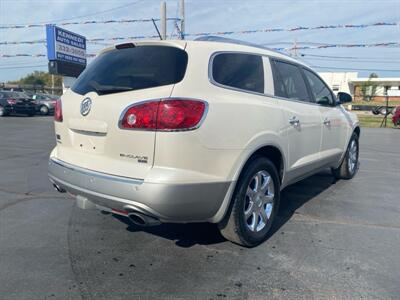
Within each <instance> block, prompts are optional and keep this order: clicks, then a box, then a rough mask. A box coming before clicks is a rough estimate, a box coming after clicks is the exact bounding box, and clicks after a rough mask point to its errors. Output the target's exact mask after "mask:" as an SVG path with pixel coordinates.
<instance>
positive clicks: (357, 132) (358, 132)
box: [354, 127, 361, 137]
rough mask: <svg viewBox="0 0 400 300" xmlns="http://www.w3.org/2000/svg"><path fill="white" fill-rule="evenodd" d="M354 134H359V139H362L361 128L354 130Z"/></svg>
mask: <svg viewBox="0 0 400 300" xmlns="http://www.w3.org/2000/svg"><path fill="white" fill-rule="evenodd" d="M354 132H355V134H357V136H358V137H360V133H361V130H360V127H356V128H354Z"/></svg>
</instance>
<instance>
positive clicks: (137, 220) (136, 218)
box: [128, 212, 161, 227]
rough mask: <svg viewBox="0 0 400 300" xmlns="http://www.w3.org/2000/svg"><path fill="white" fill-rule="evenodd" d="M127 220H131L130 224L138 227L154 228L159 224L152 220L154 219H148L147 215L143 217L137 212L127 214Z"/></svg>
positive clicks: (157, 221) (156, 220)
mask: <svg viewBox="0 0 400 300" xmlns="http://www.w3.org/2000/svg"><path fill="white" fill-rule="evenodd" d="M128 218H129V220H131V222H132V223H133V224H135V225H138V226H142V227H144V226H155V225H160V224H161V222H160V221H159V220H158V219H156V218H154V217H150V216H147V215H144V214H142V213H139V212H131V213H129V214H128Z"/></svg>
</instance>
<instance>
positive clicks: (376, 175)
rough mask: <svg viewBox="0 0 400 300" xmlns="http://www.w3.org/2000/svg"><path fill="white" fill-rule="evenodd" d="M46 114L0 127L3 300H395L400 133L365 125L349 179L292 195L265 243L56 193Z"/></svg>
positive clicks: (290, 191) (315, 182) (304, 187)
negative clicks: (237, 240)
mask: <svg viewBox="0 0 400 300" xmlns="http://www.w3.org/2000/svg"><path fill="white" fill-rule="evenodd" d="M54 144H55V141H54V134H53V123H52V118H51V117H34V118H27V117H5V118H1V119H0V298H1V299H150V298H152V299H154V298H156V299H361V298H363V299H399V298H400V281H399V278H400V217H399V215H400V197H399V194H400V130H396V129H386V130H385V129H363V130H362V136H361V153H360V161H361V167H360V171H359V173H358V175H357V176H356V177H355V178H354V179H353V180H351V181H337V182H335V181H334V180H333V177H332V176H330V173H329V171H328V170H327V171H326V172H323V173H321V174H318V175H316V176H313V177H311V178H308V179H306V180H303V181H301V182H299V183H298V184H296V185H294V186H291V187H289V188H287V189H286V190H285V191H284V193H283V197H282V198H283V199H282V203H281V208H280V212H279V217H278V220H277V224H276V226H275V228H274V230H273V234H272V235H271V237H270V238H269V239H268V240H267V241H266V242H265V243H264V244H262V245H260V246H258V247H256V248H253V249H246V248H243V247H240V246H237V245H234V244H232V243H230V242H227V241H225V240H224V239H223V238H222V237H221V236H220V235H219V233H218V230H217V229H216V228H215V226H213V225H210V224H189V225H177V224H164V225H161V226H157V227H152V228H146V229H143V228H139V227H137V226H135V225H132V224H130V223H129V222H128V221H127V220H125V219H124V218H121V217H117V216H113V215H111V214H104V213H101V212H99V211H90V210H89V211H85V210H80V209H78V208H76V207H75V205H74V201H73V199H72V198H70V197H69V196H66V194H59V193H57V192H55V191H53V189H52V187H51V185H50V183H49V181H48V179H47V159H48V155H49V152H50V150H51V149H52V147H53V146H54Z"/></svg>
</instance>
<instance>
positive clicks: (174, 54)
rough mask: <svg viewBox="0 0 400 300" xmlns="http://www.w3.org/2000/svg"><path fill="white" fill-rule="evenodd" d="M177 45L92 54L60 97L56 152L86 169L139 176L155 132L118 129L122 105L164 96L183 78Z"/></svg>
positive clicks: (181, 53)
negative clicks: (92, 57) (88, 62)
mask: <svg viewBox="0 0 400 300" xmlns="http://www.w3.org/2000/svg"><path fill="white" fill-rule="evenodd" d="M186 65H187V54H186V52H185V51H184V50H183V49H182V48H178V47H171V46H160V45H144V46H133V45H132V44H128V45H126V46H123V47H120V48H119V49H113V50H111V51H107V52H105V53H103V54H101V55H100V56H99V57H97V58H96V59H95V60H94V61H93V62H92V63H91V64H90V65H89V66H88V67H87V69H86V70H85V71H84V72H83V73H82V74H81V75H80V76H79V78H78V79H77V81H76V82H75V84H74V85H73V86H72V88H71V90H70V91H68V92H67V93H66V94H65V95H63V97H62V110H63V121H62V122H56V135H57V138H58V139H57V142H58V147H57V157H58V158H59V159H61V160H63V161H66V162H68V163H70V164H73V165H77V166H80V167H83V168H87V169H90V170H95V171H99V172H103V173H108V174H115V175H119V176H126V177H131V178H144V177H145V175H146V173H147V172H148V170H149V169H150V168H151V166H152V164H153V157H154V144H155V132H154V131H148V130H132V129H129V130H128V129H123V128H121V127H120V126H119V122H120V119H121V118H122V116H123V114H124V112H125V110H126V109H127V108H128V107H129V106H131V105H133V104H135V103H140V102H143V101H147V100H151V99H160V98H161V99H162V98H167V97H169V96H170V95H171V92H172V89H173V86H174V84H175V83H177V82H179V81H181V80H182V79H183V77H184V74H185V70H186Z"/></svg>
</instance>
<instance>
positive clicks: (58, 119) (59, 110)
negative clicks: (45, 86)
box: [54, 100, 63, 122]
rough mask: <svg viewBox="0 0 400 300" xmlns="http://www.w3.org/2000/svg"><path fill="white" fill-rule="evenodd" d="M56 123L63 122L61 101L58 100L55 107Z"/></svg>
mask: <svg viewBox="0 0 400 300" xmlns="http://www.w3.org/2000/svg"><path fill="white" fill-rule="evenodd" d="M54 121H56V122H62V121H63V115H62V107H61V100H57V101H56V104H55V106H54Z"/></svg>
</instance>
